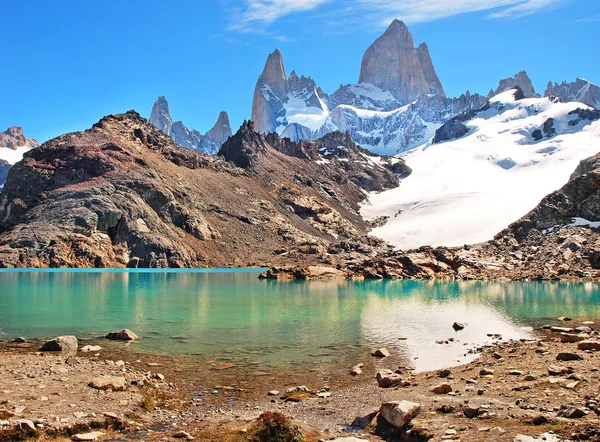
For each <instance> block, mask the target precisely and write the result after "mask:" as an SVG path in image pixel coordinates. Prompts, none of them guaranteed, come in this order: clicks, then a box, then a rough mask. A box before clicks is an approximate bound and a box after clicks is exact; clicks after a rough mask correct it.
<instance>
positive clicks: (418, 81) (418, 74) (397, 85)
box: [358, 20, 444, 104]
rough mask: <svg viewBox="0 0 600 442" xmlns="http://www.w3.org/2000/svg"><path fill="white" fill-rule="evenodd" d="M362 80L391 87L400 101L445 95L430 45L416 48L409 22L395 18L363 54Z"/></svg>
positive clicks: (381, 87) (386, 89) (393, 93)
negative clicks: (408, 26)
mask: <svg viewBox="0 0 600 442" xmlns="http://www.w3.org/2000/svg"><path fill="white" fill-rule="evenodd" d="M358 82H359V83H370V84H373V85H375V86H377V87H378V88H380V89H382V90H385V91H389V92H390V93H391V94H392V96H393V97H394V98H396V100H398V102H400V104H408V103H411V102H412V101H413V100H414V99H415V98H417V97H419V96H421V95H429V94H438V95H442V96H443V95H444V89H443V87H442V84H441V83H440V80H439V79H438V77H437V74H436V73H435V69H434V68H433V63H432V62H431V58H430V56H429V49H428V47H427V45H425V44H422V45H421V46H419V48H415V43H414V40H413V37H412V34H411V33H410V31H409V30H408V28H407V27H406V25H405V24H404V23H403V22H401V21H399V20H394V21H393V22H392V24H391V25H390V26H389V28H388V29H387V30H386V31H385V33H384V34H383V35H382V36H381V37H379V38H378V39H377V40H375V42H374V43H373V44H372V45H371V46H370V47H369V48H368V49H367V51H366V52H365V54H364V56H363V60H362V64H361V69H360V77H359V80H358Z"/></svg>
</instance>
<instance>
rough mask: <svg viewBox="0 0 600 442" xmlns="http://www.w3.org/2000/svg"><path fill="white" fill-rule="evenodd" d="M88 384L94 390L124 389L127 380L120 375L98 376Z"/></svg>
mask: <svg viewBox="0 0 600 442" xmlns="http://www.w3.org/2000/svg"><path fill="white" fill-rule="evenodd" d="M89 386H90V387H92V388H95V389H96V390H104V391H107V390H110V391H124V390H125V389H126V388H127V381H126V380H125V378H124V377H122V376H99V377H97V378H94V379H93V380H92V382H90V383H89Z"/></svg>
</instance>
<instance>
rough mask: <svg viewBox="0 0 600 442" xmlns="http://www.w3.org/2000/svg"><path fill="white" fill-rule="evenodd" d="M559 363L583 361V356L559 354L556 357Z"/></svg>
mask: <svg viewBox="0 0 600 442" xmlns="http://www.w3.org/2000/svg"><path fill="white" fill-rule="evenodd" d="M556 360H557V361H582V360H583V356H581V355H578V354H577V353H566V352H563V353H559V354H558V355H557V356H556Z"/></svg>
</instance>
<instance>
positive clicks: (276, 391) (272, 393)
mask: <svg viewBox="0 0 600 442" xmlns="http://www.w3.org/2000/svg"><path fill="white" fill-rule="evenodd" d="M278 394H279V391H278V390H271V391H269V392H268V393H267V396H277V395H278Z"/></svg>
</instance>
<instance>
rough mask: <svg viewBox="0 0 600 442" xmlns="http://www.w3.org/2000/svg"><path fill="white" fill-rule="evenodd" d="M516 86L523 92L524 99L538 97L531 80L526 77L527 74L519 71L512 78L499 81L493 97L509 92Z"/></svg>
mask: <svg viewBox="0 0 600 442" xmlns="http://www.w3.org/2000/svg"><path fill="white" fill-rule="evenodd" d="M516 86H518V87H519V88H520V89H521V90H522V91H523V96H524V98H534V97H535V98H539V97H540V95H539V94H538V93H536V92H535V89H534V88H533V84H532V83H531V79H530V78H529V76H528V75H527V72H525V71H520V72H518V73H517V74H516V75H515V76H514V77H510V78H505V79H504V80H500V83H499V84H498V87H497V88H496V91H495V92H494V95H498V94H501V93H503V92H506V91H509V90H511V89H513V88H515V87H516Z"/></svg>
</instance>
